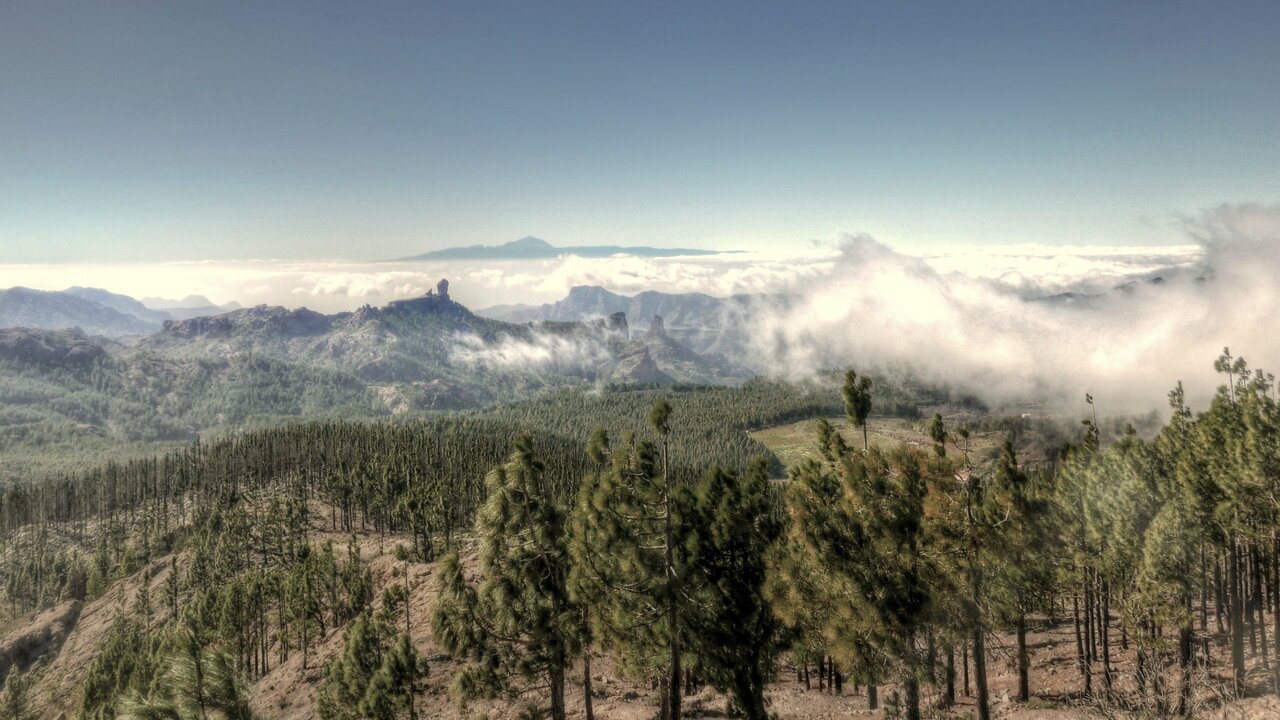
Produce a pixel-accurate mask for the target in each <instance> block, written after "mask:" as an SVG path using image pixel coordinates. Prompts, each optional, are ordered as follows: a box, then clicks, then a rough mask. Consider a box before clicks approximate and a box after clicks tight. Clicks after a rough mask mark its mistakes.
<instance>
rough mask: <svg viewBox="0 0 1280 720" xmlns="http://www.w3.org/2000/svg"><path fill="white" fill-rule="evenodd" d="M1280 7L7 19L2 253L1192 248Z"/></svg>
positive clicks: (882, 6)
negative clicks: (583, 247)
mask: <svg viewBox="0 0 1280 720" xmlns="http://www.w3.org/2000/svg"><path fill="white" fill-rule="evenodd" d="M1278 27H1280V4H1276V3H1213V4H1210V3H1167V2H1159V3H1157V2H1129V3H1113V2H1108V3H1088V2H1072V3H1017V2H1009V3H952V2H939V3H910V2H907V3H878V4H871V3H849V2H841V3H831V4H821V3H774V4H752V3H714V2H694V3H687V2H686V3H671V4H665V3H654V2H645V3H614V2H580V3H522V2H512V3H485V2H466V3H420V2H417V3H404V4H395V3H348V4H329V3H322V2H307V3H292V4H285V3H270V2H244V3H194V2H193V3H186V2H154V3H142V2H136V3H130V2H116V3H59V2H48V1H37V2H6V3H4V4H3V6H0V262H46V261H52V262H67V261H140V260H155V259H159V260H176V259H204V258H211V259H236V258H261V257H274V258H297V259H310V258H346V259H353V260H354V259H376V258H382V257H396V256H403V255H406V254H412V253H416V252H423V251H426V250H430V249H435V248H440V247H445V246H450V245H457V244H472V243H499V242H505V241H507V240H512V239H515V238H518V237H521V236H523V235H527V234H535V235H538V236H539V237H543V238H545V239H548V240H550V241H552V242H555V243H557V244H564V245H575V244H592V243H606V242H607V243H619V244H640V243H644V244H652V245H680V246H700V247H735V248H776V247H778V246H780V245H789V244H794V245H796V246H799V245H802V244H804V243H806V242H807V241H808V240H810V239H813V238H826V237H831V236H833V235H835V234H836V233H839V232H867V233H870V234H872V235H874V236H875V237H877V238H878V239H880V240H883V241H886V242H889V243H891V244H893V245H894V246H896V247H904V248H911V247H913V246H921V245H946V244H949V243H967V244H1003V243H1025V242H1038V243H1064V244H1065V243H1073V244H1092V243H1096V244H1112V245H1114V244H1162V243H1177V242H1184V241H1185V236H1184V235H1183V234H1182V230H1181V229H1180V227H1179V218H1181V217H1182V216H1183V215H1189V214H1193V213H1195V212H1197V211H1199V210H1200V209H1201V208H1204V207H1207V206H1212V205H1217V204H1219V203H1223V202H1250V201H1254V202H1262V203H1275V202H1277V201H1280V196H1278V195H1277V193H1280V72H1277V68H1280V43H1277V42H1276V41H1275V31H1276V29H1277V28H1278Z"/></svg>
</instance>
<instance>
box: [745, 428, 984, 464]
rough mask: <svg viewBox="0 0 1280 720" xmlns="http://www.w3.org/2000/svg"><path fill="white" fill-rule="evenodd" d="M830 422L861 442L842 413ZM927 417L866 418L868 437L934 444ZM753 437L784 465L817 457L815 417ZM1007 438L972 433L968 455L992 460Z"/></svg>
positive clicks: (976, 460)
mask: <svg viewBox="0 0 1280 720" xmlns="http://www.w3.org/2000/svg"><path fill="white" fill-rule="evenodd" d="M827 422H830V423H831V424H832V426H834V427H835V428H836V430H838V431H839V432H840V434H841V435H842V436H844V439H845V440H846V441H847V442H848V443H849V444H850V445H851V446H854V447H861V445H862V430H861V428H854V427H852V426H851V425H850V424H849V421H848V420H846V419H845V418H843V417H828V418H827ZM926 422H927V421H924V420H907V419H905V418H891V417H873V418H871V419H870V420H868V421H867V430H868V433H867V438H868V440H869V441H870V443H871V444H872V445H874V446H884V445H892V444H898V443H903V444H906V445H911V446H914V447H918V448H921V449H929V448H932V447H933V441H932V440H930V439H929V435H928V434H927V432H926V431H925V428H926V424H925V423H926ZM750 435H751V437H752V439H754V440H756V441H757V442H759V443H760V444H762V445H764V446H765V447H767V448H769V449H770V450H772V451H773V453H774V454H775V455H777V456H778V459H779V460H781V461H782V463H783V465H785V466H787V467H791V466H792V465H795V464H797V463H800V462H802V461H804V460H806V459H808V458H815V457H818V441H817V436H818V431H817V423H816V421H815V420H801V421H800V422H794V423H789V424H786V425H775V426H774V427H770V428H765V429H763V430H756V431H755V432H752V433H750ZM1003 442H1004V433H1000V432H988V433H977V432H975V433H973V434H972V435H971V436H970V437H969V455H970V457H971V459H972V462H973V463H974V464H975V465H982V464H985V463H987V462H989V461H990V460H991V459H992V458H994V457H995V455H996V453H998V452H999V449H1000V445H1001V444H1002V443H1003ZM948 452H949V453H957V452H958V451H957V450H956V449H955V448H954V446H950V445H949V446H948Z"/></svg>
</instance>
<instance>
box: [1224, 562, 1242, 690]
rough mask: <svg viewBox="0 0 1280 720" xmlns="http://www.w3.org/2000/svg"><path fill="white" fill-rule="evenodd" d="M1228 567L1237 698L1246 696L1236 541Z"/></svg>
mask: <svg viewBox="0 0 1280 720" xmlns="http://www.w3.org/2000/svg"><path fill="white" fill-rule="evenodd" d="M1229 550H1230V552H1231V557H1230V559H1229V560H1230V561H1229V562H1228V565H1227V575H1228V577H1227V584H1228V585H1229V587H1228V588H1227V591H1228V593H1229V594H1230V595H1231V601H1230V604H1231V617H1230V618H1229V621H1230V625H1231V671H1232V672H1231V685H1232V689H1233V690H1234V691H1235V695H1236V697H1243V696H1244V688H1245V678H1244V673H1245V667H1244V599H1243V598H1241V597H1240V552H1239V548H1238V547H1237V546H1236V543H1235V541H1234V540H1232V542H1231V543H1230V548H1229Z"/></svg>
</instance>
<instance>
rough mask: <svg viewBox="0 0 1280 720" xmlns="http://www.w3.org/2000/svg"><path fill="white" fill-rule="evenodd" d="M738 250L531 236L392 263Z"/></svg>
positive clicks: (713, 253) (688, 253)
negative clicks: (560, 241) (559, 241)
mask: <svg viewBox="0 0 1280 720" xmlns="http://www.w3.org/2000/svg"><path fill="white" fill-rule="evenodd" d="M735 252H740V251H738V250H701V249H697V248H659V247H649V246H647V245H638V246H623V245H574V246H566V247H558V246H556V245H552V244H551V243H549V242H547V241H546V240H543V239H542V238H536V237H534V236H532V235H526V236H525V237H522V238H520V239H519V240H512V241H511V242H508V243H504V244H502V245H469V246H467V247H452V248H445V249H443V250H433V251H431V252H429V253H423V254H422V255H413V256H410V257H404V258H397V259H396V260H393V261H392V262H419V261H424V260H551V259H554V258H558V257H561V256H563V255H575V256H577V257H584V258H602V257H610V256H613V255H638V256H641V257H681V256H702V255H721V254H725V253H735Z"/></svg>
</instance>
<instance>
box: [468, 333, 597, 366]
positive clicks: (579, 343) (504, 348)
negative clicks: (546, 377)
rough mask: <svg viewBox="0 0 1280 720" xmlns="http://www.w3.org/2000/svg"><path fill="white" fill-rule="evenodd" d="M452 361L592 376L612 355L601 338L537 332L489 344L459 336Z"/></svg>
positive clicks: (504, 337) (469, 337)
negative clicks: (589, 374) (588, 374)
mask: <svg viewBox="0 0 1280 720" xmlns="http://www.w3.org/2000/svg"><path fill="white" fill-rule="evenodd" d="M450 357H451V359H452V360H453V361H454V362H455V363H458V364H460V365H467V366H471V367H483V368H487V369H491V370H504V371H506V370H518V371H521V372H527V371H529V370H535V371H540V372H555V373H560V374H575V375H576V374H582V373H591V372H593V371H594V370H595V369H596V368H598V367H599V366H601V365H602V364H604V363H606V362H607V361H608V360H609V359H610V358H611V355H610V353H609V350H608V348H607V346H606V344H605V343H604V342H602V341H601V339H600V338H597V337H587V336H584V335H581V334H576V333H575V334H563V333H552V332H542V331H534V332H532V333H530V334H529V335H528V336H527V337H516V336H512V335H505V336H503V337H501V338H500V339H499V340H497V341H496V342H486V341H485V340H484V339H483V338H481V337H480V336H478V335H475V334H470V333H467V334H459V335H457V336H455V337H454V339H453V345H452V347H451V348H450Z"/></svg>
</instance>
